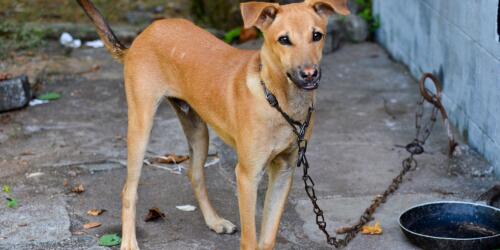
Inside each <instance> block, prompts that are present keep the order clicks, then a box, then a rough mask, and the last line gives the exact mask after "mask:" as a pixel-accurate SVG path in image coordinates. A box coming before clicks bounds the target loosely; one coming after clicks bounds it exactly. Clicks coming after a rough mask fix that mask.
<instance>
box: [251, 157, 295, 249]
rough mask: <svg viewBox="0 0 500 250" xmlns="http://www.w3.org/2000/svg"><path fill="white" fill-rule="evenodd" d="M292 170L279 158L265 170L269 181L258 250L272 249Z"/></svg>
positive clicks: (285, 161) (290, 181)
mask: <svg viewBox="0 0 500 250" xmlns="http://www.w3.org/2000/svg"><path fill="white" fill-rule="evenodd" d="M294 170H295V168H294V167H292V165H291V164H290V163H289V162H288V161H287V160H284V159H283V158H281V157H278V158H276V159H275V160H274V161H273V162H271V164H270V166H269V168H268V169H267V175H268V180H269V181H268V184H267V192H266V198H265V202H264V210H263V217H262V224H261V229H260V237H259V249H260V250H264V249H265V250H267V249H273V248H274V244H275V242H276V234H277V232H278V228H279V224H280V219H281V215H282V214H283V210H284V209H285V204H286V201H287V198H288V193H289V192H290V188H291V186H292V179H293V178H292V177H293V173H294Z"/></svg>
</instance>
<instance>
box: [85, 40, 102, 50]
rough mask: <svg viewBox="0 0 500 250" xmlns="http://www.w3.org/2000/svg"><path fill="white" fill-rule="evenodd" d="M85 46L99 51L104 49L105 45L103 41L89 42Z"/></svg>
mask: <svg viewBox="0 0 500 250" xmlns="http://www.w3.org/2000/svg"><path fill="white" fill-rule="evenodd" d="M85 46H87V47H91V48H94V49H97V48H102V47H104V43H103V42H102V41H101V40H95V41H88V42H86V43H85Z"/></svg>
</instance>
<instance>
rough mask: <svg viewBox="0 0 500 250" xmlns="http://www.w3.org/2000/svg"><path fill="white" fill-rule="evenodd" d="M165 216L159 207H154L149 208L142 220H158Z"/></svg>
mask: <svg viewBox="0 0 500 250" xmlns="http://www.w3.org/2000/svg"><path fill="white" fill-rule="evenodd" d="M165 217H166V216H165V214H164V213H162V212H161V211H160V209H159V208H157V207H154V208H151V209H149V213H148V215H146V217H145V218H144V221H145V222H150V221H155V220H158V219H160V218H162V219H165Z"/></svg>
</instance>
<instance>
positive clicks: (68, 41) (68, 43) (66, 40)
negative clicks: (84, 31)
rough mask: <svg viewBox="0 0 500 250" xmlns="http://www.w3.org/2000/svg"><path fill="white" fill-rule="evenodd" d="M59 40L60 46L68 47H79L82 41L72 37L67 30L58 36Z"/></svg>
mask: <svg viewBox="0 0 500 250" xmlns="http://www.w3.org/2000/svg"><path fill="white" fill-rule="evenodd" d="M59 42H60V43H61V45H62V46H65V47H69V48H74V49H76V48H80V47H81V46H82V41H81V40H80V39H74V38H73V36H71V35H70V34H69V33H68V32H63V33H62V34H61V37H60V38H59Z"/></svg>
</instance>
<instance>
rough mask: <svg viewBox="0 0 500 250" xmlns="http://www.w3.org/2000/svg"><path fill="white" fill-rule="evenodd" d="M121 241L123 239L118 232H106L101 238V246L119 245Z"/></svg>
mask: <svg viewBox="0 0 500 250" xmlns="http://www.w3.org/2000/svg"><path fill="white" fill-rule="evenodd" d="M121 242H122V239H121V238H120V236H118V235H117V234H106V235H103V236H101V238H99V246H103V247H113V246H118V245H120V243H121Z"/></svg>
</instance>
